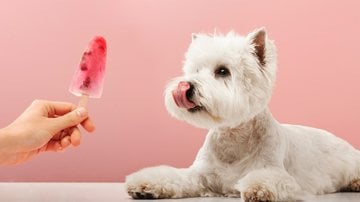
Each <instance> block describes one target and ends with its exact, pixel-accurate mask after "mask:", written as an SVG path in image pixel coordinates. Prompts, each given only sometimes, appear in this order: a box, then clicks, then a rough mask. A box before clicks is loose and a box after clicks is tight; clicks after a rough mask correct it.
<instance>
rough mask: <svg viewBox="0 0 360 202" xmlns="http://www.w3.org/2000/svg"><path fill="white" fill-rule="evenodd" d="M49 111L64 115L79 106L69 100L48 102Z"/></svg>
mask: <svg viewBox="0 0 360 202" xmlns="http://www.w3.org/2000/svg"><path fill="white" fill-rule="evenodd" d="M46 104H47V107H48V111H49V112H51V114H53V115H58V116H62V115H65V114H67V113H69V112H71V111H73V110H74V109H76V108H77V106H76V105H74V104H72V103H69V102H53V101H48V102H46Z"/></svg>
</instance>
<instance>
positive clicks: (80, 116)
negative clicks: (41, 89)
mask: <svg viewBox="0 0 360 202" xmlns="http://www.w3.org/2000/svg"><path fill="white" fill-rule="evenodd" d="M78 124H81V125H82V127H83V128H84V129H85V130H86V131H88V132H92V131H94V129H95V127H94V124H93V122H92V121H91V120H90V118H89V117H88V112H87V110H86V109H85V108H82V107H77V106H76V105H74V104H71V103H66V102H51V101H42V100H35V101H34V102H33V103H32V104H31V105H30V106H29V107H28V108H27V109H26V110H25V111H24V112H23V113H22V114H21V115H20V116H19V117H18V118H17V119H16V120H15V121H14V122H13V123H11V124H10V125H9V126H7V127H5V128H3V129H0V164H18V163H22V162H24V161H26V160H28V159H30V158H31V157H33V156H35V155H37V154H39V153H40V152H44V151H55V152H58V151H64V149H65V148H67V147H68V146H69V145H73V146H78V145H80V140H81V134H80V130H79V128H78V127H77V125H78Z"/></svg>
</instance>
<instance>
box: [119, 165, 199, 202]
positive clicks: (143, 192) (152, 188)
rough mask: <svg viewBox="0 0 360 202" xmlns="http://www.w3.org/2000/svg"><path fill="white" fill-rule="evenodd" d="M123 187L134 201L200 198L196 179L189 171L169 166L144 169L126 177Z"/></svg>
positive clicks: (194, 174) (193, 173)
mask: <svg viewBox="0 0 360 202" xmlns="http://www.w3.org/2000/svg"><path fill="white" fill-rule="evenodd" d="M125 187H126V189H127V192H128V193H129V195H130V196H131V197H132V198H134V199H163V198H185V197H196V196H200V186H199V183H198V177H197V174H196V173H195V172H193V171H192V170H191V169H178V168H173V167H169V166H158V167H152V168H145V169H142V170H140V171H138V172H135V173H133V174H131V175H129V176H127V177H126V182H125Z"/></svg>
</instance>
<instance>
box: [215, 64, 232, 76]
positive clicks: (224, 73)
mask: <svg viewBox="0 0 360 202" xmlns="http://www.w3.org/2000/svg"><path fill="white" fill-rule="evenodd" d="M215 76H216V77H227V76H230V71H229V69H228V68H227V67H225V66H220V67H218V68H217V69H216V70H215Z"/></svg>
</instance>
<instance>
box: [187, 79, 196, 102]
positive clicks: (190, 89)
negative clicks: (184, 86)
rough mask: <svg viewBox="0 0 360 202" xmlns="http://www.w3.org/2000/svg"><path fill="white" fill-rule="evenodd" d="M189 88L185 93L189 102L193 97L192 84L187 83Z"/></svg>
mask: <svg viewBox="0 0 360 202" xmlns="http://www.w3.org/2000/svg"><path fill="white" fill-rule="evenodd" d="M187 83H188V84H189V86H190V88H189V89H188V90H187V91H186V98H187V99H188V100H191V98H192V97H193V96H194V84H192V83H191V82H187Z"/></svg>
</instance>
